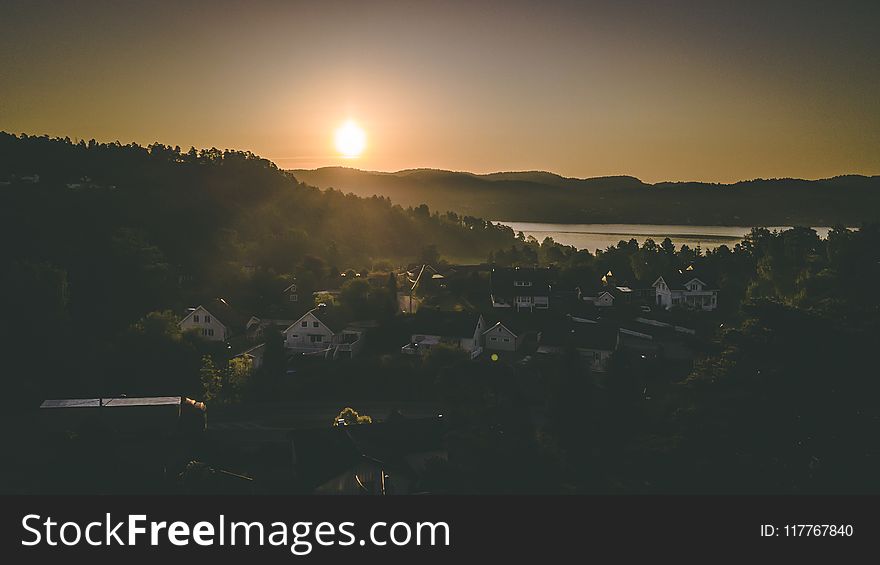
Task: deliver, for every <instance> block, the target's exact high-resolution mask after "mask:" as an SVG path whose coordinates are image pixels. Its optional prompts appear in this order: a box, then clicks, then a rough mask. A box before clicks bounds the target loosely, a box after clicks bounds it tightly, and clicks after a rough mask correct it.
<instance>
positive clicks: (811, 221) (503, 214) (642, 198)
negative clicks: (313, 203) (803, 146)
mask: <svg viewBox="0 0 880 565" xmlns="http://www.w3.org/2000/svg"><path fill="white" fill-rule="evenodd" d="M290 172H291V173H292V174H293V175H294V176H295V177H296V178H297V179H298V180H299V181H301V182H304V183H307V184H310V185H313V186H317V187H319V188H322V189H327V188H334V189H336V190H341V191H342V192H351V193H354V194H357V195H358V196H364V197H369V196H373V195H379V196H384V197H388V198H390V199H391V200H392V202H394V203H395V204H400V205H401V206H404V207H406V206H418V205H420V204H427V205H428V206H429V207H430V208H431V209H432V210H437V211H440V212H445V211H447V210H451V211H455V212H457V213H459V214H466V215H472V216H479V217H484V218H489V219H496V220H507V221H524V222H528V221H531V222H560V223H653V224H692V225H789V224H792V225H794V224H797V225H833V224H836V223H844V224H848V225H858V224H860V223H861V222H863V221H870V220H876V219H880V176H862V175H841V176H837V177H833V178H829V179H820V180H803V179H790V178H783V179H754V180H748V181H740V182H736V183H732V184H722V183H705V182H697V181H693V182H671V181H667V182H659V183H655V184H650V183H645V182H643V181H641V180H639V179H638V178H635V177H632V176H623V175H622V176H609V177H595V178H586V179H579V178H569V177H563V176H561V175H557V174H555V173H550V172H546V171H521V172H516V171H513V172H497V173H489V174H476V173H469V172H466V171H444V170H440V169H408V170H403V171H397V172H393V173H388V172H377V171H362V170H359V169H351V168H345V167H324V168H320V169H314V170H306V169H295V170H291V171H290Z"/></svg>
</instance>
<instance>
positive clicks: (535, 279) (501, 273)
mask: <svg viewBox="0 0 880 565" xmlns="http://www.w3.org/2000/svg"><path fill="white" fill-rule="evenodd" d="M554 277H555V271H553V270H552V269H549V268H532V267H507V268H505V267H496V268H494V269H492V272H491V273H490V275H489V296H490V298H491V299H492V307H494V308H516V311H517V312H519V311H522V310H528V311H529V312H534V311H535V310H547V309H549V308H550V295H551V294H552V288H553V279H554Z"/></svg>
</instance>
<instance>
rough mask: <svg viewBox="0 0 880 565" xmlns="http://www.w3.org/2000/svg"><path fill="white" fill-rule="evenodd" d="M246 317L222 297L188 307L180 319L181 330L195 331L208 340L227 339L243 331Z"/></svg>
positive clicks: (246, 320)
mask: <svg viewBox="0 0 880 565" xmlns="http://www.w3.org/2000/svg"><path fill="white" fill-rule="evenodd" d="M247 323H248V317H246V316H243V315H242V314H241V313H239V312H237V311H236V310H235V309H233V308H232V307H231V306H229V304H228V303H227V302H226V300H225V299H223V298H218V299H215V300H211V301H209V302H206V303H204V304H200V305H199V306H196V307H195V308H189V309H188V310H187V313H186V315H185V316H184V317H183V319H182V320H181V321H180V323H179V325H180V329H181V330H183V331H195V332H197V333H198V335H199V336H201V337H202V338H203V339H206V340H208V341H227V340H229V338H230V337H233V336H236V335H239V334H242V333H244V332H245V326H246V324H247Z"/></svg>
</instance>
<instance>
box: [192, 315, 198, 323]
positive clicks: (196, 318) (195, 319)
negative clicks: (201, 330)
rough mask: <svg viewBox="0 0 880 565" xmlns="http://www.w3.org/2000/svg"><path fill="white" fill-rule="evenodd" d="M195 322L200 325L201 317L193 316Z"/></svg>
mask: <svg viewBox="0 0 880 565" xmlns="http://www.w3.org/2000/svg"><path fill="white" fill-rule="evenodd" d="M193 322H195V323H197V324H198V323H199V315H198V314H193Z"/></svg>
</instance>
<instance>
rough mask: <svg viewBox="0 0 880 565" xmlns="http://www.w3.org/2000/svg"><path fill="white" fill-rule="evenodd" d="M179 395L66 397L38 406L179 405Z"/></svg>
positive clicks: (45, 401)
mask: <svg viewBox="0 0 880 565" xmlns="http://www.w3.org/2000/svg"><path fill="white" fill-rule="evenodd" d="M183 400H184V399H182V398H181V397H180V396H148V397H140V398H134V397H132V398H129V397H113V398H68V399H58V400H44V401H43V403H42V404H41V405H40V408H97V407H100V406H170V405H174V406H177V405H180V404H181V402H182V401H183Z"/></svg>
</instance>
